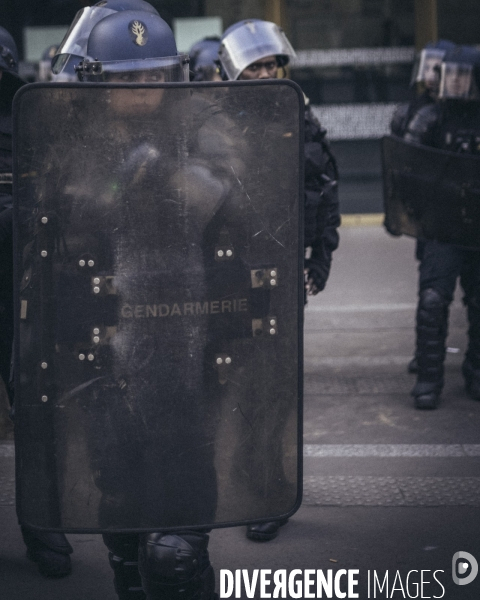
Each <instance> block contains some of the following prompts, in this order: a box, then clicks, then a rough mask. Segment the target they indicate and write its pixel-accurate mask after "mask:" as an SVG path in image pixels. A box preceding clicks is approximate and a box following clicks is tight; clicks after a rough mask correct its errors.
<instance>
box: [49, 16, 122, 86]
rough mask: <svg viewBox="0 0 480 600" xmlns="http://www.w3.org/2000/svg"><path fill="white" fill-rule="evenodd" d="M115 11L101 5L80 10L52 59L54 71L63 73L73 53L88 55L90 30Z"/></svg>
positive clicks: (82, 55)
mask: <svg viewBox="0 0 480 600" xmlns="http://www.w3.org/2000/svg"><path fill="white" fill-rule="evenodd" d="M115 12H116V11H114V10H110V9H109V8H102V7H101V6H87V7H86V8H82V10H79V11H78V12H77V14H76V15H75V18H74V19H73V22H72V24H71V25H70V27H69V29H68V31H67V33H66V34H65V37H64V38H63V40H62V43H61V44H60V46H59V47H58V50H57V52H56V54H55V56H54V57H53V59H52V71H53V73H55V74H56V75H57V74H58V73H61V71H62V70H63V68H64V67H65V64H66V62H67V59H68V57H69V56H70V55H71V54H74V55H76V56H81V57H84V56H86V54H87V42H88V36H89V35H90V32H91V31H92V29H93V28H94V27H95V25H96V24H97V23H98V22H99V21H101V20H102V19H103V18H105V17H107V16H108V15H111V14H114V13H115Z"/></svg>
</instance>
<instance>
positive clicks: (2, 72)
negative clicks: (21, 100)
mask: <svg viewBox="0 0 480 600" xmlns="http://www.w3.org/2000/svg"><path fill="white" fill-rule="evenodd" d="M23 84H24V82H23V81H22V80H21V79H20V77H19V75H18V51H17V47H16V44H15V42H14V40H13V38H12V36H11V35H10V34H9V33H8V31H7V30H6V29H4V28H3V27H0V280H1V284H0V331H1V336H0V376H1V377H2V379H3V381H4V384H5V388H6V390H7V393H8V396H9V399H10V403H11V404H13V399H14V390H13V387H12V384H11V381H10V365H11V356H12V344H13V240H12V206H13V204H12V112H11V105H12V100H13V96H14V95H15V93H16V91H17V90H18V89H19V88H20V87H21V86H22V85H23ZM21 531H22V536H23V540H24V542H25V544H26V546H27V556H28V558H29V559H30V560H33V561H34V562H36V563H37V564H38V568H39V570H40V573H41V574H42V575H44V576H46V577H64V576H65V575H68V574H69V573H70V571H71V561H70V556H69V555H70V553H71V552H72V551H73V550H72V547H71V546H70V544H69V543H68V541H67V538H66V537H65V536H64V535H63V534H62V533H42V532H38V531H33V530H31V529H28V528H26V527H22V528H21Z"/></svg>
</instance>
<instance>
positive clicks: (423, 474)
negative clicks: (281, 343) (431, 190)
mask: <svg viewBox="0 0 480 600" xmlns="http://www.w3.org/2000/svg"><path fill="white" fill-rule="evenodd" d="M415 301H416V264H415V260H414V242H413V240H410V239H407V238H400V239H396V238H392V237H390V236H388V235H387V234H386V233H384V231H383V230H382V228H381V227H359V228H342V230H341V245H340V249H339V250H338V251H337V252H336V253H335V257H334V264H333V269H332V274H331V278H330V281H329V284H328V286H327V289H326V290H325V291H324V292H322V294H320V295H319V296H317V297H315V298H314V299H312V300H311V301H310V303H309V306H308V308H307V312H306V318H305V411H304V412H305V419H304V430H305V434H304V442H305V472H304V502H303V505H302V507H301V508H300V510H299V511H298V512H297V513H296V514H295V515H294V517H293V518H292V519H291V520H290V522H289V523H288V524H287V525H286V526H285V527H283V529H282V531H281V534H280V536H279V537H278V538H277V539H276V540H274V541H272V542H269V543H265V544H258V543H255V542H251V541H248V540H247V539H246V538H245V535H244V529H243V528H233V529H224V530H216V531H214V532H212V534H211V543H210V553H211V559H212V562H213V564H214V567H215V569H216V571H217V585H218V582H219V572H220V570H231V571H232V572H233V571H235V570H236V569H247V570H248V573H249V576H250V577H251V576H252V572H253V570H254V569H271V570H272V571H274V570H282V569H285V570H287V571H291V570H292V569H301V570H304V569H313V570H319V569H321V570H322V571H323V573H324V574H325V576H327V574H328V570H329V569H330V570H332V576H335V574H339V572H340V570H341V569H346V570H358V572H357V573H352V578H353V579H355V580H358V584H357V585H356V586H354V587H353V588H352V592H356V593H357V594H358V596H355V595H351V596H350V597H360V598H362V599H363V598H387V597H388V598H409V597H411V598H432V597H437V598H439V597H441V598H447V599H448V600H474V599H475V600H478V598H479V597H480V576H477V577H476V579H475V580H474V581H473V582H472V583H470V584H468V585H458V584H456V583H454V581H453V579H452V557H453V555H454V554H455V553H456V552H458V551H464V552H469V553H470V554H471V555H473V556H474V557H476V560H478V561H480V541H479V540H480V519H479V518H478V514H479V506H480V427H479V425H480V403H478V402H475V401H473V400H471V399H469V398H468V397H467V396H466V394H465V391H464V388H463V381H462V377H461V373H460V365H461V361H462V355H463V352H464V351H465V346H466V335H465V331H466V324H465V316H464V310H463V307H462V304H461V300H460V295H458V298H457V299H456V301H455V302H454V304H453V306H452V310H451V319H450V335H449V339H448V346H449V352H448V354H447V368H446V386H445V391H444V394H443V401H442V404H441V406H440V407H439V408H438V410H436V411H417V410H415V409H414V408H413V404H412V399H411V397H410V396H409V391H410V389H411V387H412V386H413V384H414V377H413V376H412V375H409V374H407V372H406V365H407V362H408V360H409V359H410V358H411V356H412V352H413V347H414V314H415ZM12 455H13V452H12V446H11V443H10V442H3V444H0V478H1V482H2V485H1V488H0V489H1V490H2V493H0V529H1V531H2V535H1V542H0V600H17V599H18V600H60V599H62V600H86V599H88V600H114V599H115V598H116V595H115V593H114V591H113V586H112V583H111V579H112V576H111V572H110V568H109V565H108V561H107V556H106V552H105V549H104V547H103V545H102V543H101V541H100V539H99V536H97V535H70V536H69V539H70V541H71V542H72V545H73V546H74V554H73V573H72V575H71V576H70V577H68V578H66V579H63V580H60V581H51V580H46V579H43V578H42V577H40V575H39V574H38V573H37V571H36V568H35V565H33V564H32V563H30V562H28V561H27V560H26V558H25V549H24V547H23V545H22V542H21V538H20V533H19V530H18V526H17V524H16V521H15V511H14V507H13V504H12V502H13V487H12V485H13V457H12ZM2 494H3V495H2ZM465 568H466V569H467V570H466V572H465V573H464V574H463V575H461V576H462V577H463V578H465V577H468V575H469V574H470V572H471V570H470V566H468V567H465ZM434 572H435V575H434ZM386 574H387V577H388V582H387V581H386V580H385V575H386ZM340 575H341V574H340ZM340 575H338V576H339V577H340ZM342 577H343V578H342ZM342 577H340V581H341V582H342V585H341V589H340V590H339V591H342V590H343V591H346V586H345V585H344V584H345V582H346V577H347V576H346V575H345V576H342ZM422 580H423V585H422V583H421V581H422ZM377 581H380V584H377V583H376V582H377ZM369 584H370V590H369ZM382 584H383V586H384V587H383V590H382V591H380V587H381V585H382ZM272 589H273V588H267V591H268V590H270V591H272ZM312 589H313V588H312ZM294 591H295V590H293V592H294ZM232 597H234V596H232ZM237 597H240V596H237ZM247 597H248V596H247V595H246V593H245V590H244V588H242V594H241V598H247ZM250 597H255V598H260V597H261V595H260V590H259V588H258V586H257V590H256V593H255V594H254V595H252V596H250ZM287 597H288V598H290V597H300V598H307V597H315V596H308V594H306V593H305V592H302V593H301V594H300V595H299V596H295V594H293V595H292V594H290V593H288V594H287ZM323 597H332V596H328V595H325V594H324V595H323ZM333 597H334V598H335V597H341V595H338V594H335V591H334V592H333Z"/></svg>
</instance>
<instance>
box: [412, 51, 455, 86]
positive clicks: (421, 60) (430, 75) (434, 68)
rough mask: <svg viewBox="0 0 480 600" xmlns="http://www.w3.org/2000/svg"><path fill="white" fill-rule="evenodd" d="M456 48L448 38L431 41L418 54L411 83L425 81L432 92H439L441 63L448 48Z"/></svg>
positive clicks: (424, 83) (425, 84)
mask: <svg viewBox="0 0 480 600" xmlns="http://www.w3.org/2000/svg"><path fill="white" fill-rule="evenodd" d="M453 48H455V44H454V43H453V42H450V41H448V40H438V42H429V43H428V44H427V45H426V46H425V48H424V49H423V50H422V51H421V52H420V53H419V54H418V56H417V59H416V61H415V65H414V67H413V73H412V81H411V84H412V85H414V84H415V83H423V85H424V86H425V88H426V89H427V90H428V91H430V92H431V93H432V94H435V95H436V94H438V88H439V85H440V65H441V64H442V60H443V57H444V56H445V53H446V52H447V50H452V49H453Z"/></svg>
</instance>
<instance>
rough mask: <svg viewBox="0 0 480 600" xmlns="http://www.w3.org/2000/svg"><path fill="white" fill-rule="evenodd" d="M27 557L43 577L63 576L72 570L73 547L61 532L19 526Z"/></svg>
mask: <svg viewBox="0 0 480 600" xmlns="http://www.w3.org/2000/svg"><path fill="white" fill-rule="evenodd" d="M21 530H22V537H23V541H24V542H25V545H26V546H27V557H28V558H29V559H30V560H33V561H34V562H36V563H37V565H38V570H39V571H40V573H41V574H42V575H43V576H44V577H65V576H66V575H69V574H70V573H71V571H72V562H71V560H70V554H71V553H72V552H73V548H72V547H71V546H70V544H69V543H68V540H67V538H66V537H65V535H64V534H63V533H46V532H43V531H34V530H32V529H28V528H27V527H23V526H22V527H21Z"/></svg>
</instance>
